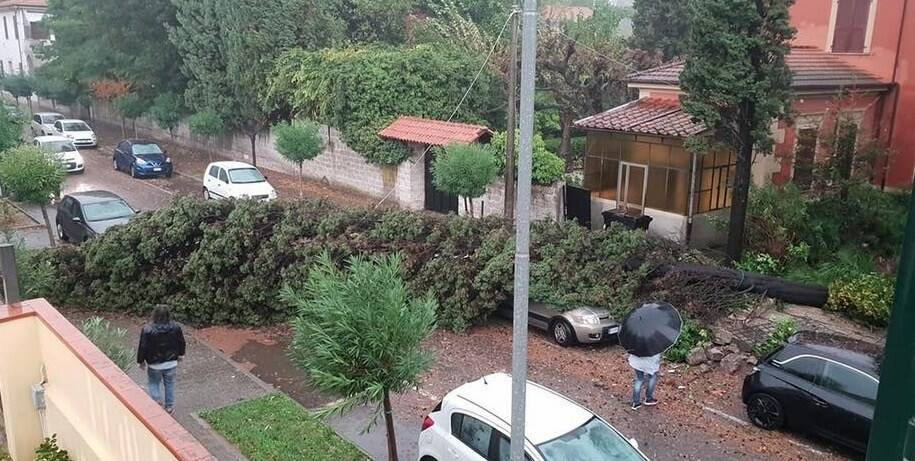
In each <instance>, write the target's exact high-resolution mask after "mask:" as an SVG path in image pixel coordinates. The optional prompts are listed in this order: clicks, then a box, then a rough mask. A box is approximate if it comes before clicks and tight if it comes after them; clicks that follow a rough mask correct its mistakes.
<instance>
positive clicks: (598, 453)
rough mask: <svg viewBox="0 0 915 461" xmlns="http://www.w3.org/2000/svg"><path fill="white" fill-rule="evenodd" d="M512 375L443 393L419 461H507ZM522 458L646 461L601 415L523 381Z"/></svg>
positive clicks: (426, 427) (426, 426)
mask: <svg viewBox="0 0 915 461" xmlns="http://www.w3.org/2000/svg"><path fill="white" fill-rule="evenodd" d="M511 387H512V379H511V376H509V375H507V374H505V373H495V374H491V375H489V376H486V377H483V378H481V379H479V380H477V381H473V382H470V383H467V384H464V385H462V386H460V387H458V388H457V389H455V390H453V391H451V392H449V393H448V395H446V396H445V398H444V399H443V400H442V401H441V402H440V403H439V404H438V405H437V406H436V407H435V408H434V409H433V410H432V412H431V413H429V415H428V416H426V418H425V420H424V421H423V425H422V432H420V435H419V461H487V460H500V461H501V460H506V461H507V460H508V459H509V447H510V446H511V444H510V442H509V440H510V436H511V426H510V422H511V395H512V391H511ZM526 398H527V412H526V415H527V418H526V421H525V424H526V427H525V431H524V432H525V438H526V440H525V441H524V453H525V457H526V458H527V459H528V460H530V461H565V460H582V461H585V460H601V461H647V459H648V458H646V457H645V455H644V454H643V453H642V452H641V451H639V448H638V443H636V442H635V440H632V439H628V440H627V439H626V437H624V436H623V435H622V434H621V433H620V432H619V431H617V430H616V429H615V428H613V426H611V425H609V424H607V422H606V421H604V420H603V419H601V417H600V416H597V415H595V414H594V413H592V412H591V411H589V410H588V409H586V408H584V407H582V406H581V405H579V404H577V403H575V402H574V401H572V400H570V399H568V398H566V397H564V396H562V395H560V394H558V393H556V392H554V391H552V390H550V389H547V388H546V387H544V386H541V385H539V384H536V383H532V382H530V381H528V383H527V396H526Z"/></svg>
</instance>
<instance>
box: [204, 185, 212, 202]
mask: <svg viewBox="0 0 915 461" xmlns="http://www.w3.org/2000/svg"><path fill="white" fill-rule="evenodd" d="M203 199H204V200H211V199H212V197H210V191H208V190H207V188H206V187H204V188H203Z"/></svg>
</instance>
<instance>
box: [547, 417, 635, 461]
mask: <svg viewBox="0 0 915 461" xmlns="http://www.w3.org/2000/svg"><path fill="white" fill-rule="evenodd" d="M537 448H539V449H540V452H541V453H543V458H544V459H545V460H546V461H578V460H582V459H601V460H625V461H628V460H632V461H645V458H644V457H643V456H642V455H640V454H639V452H638V451H637V450H636V449H635V448H633V447H632V445H631V444H630V443H629V442H628V441H627V440H625V439H624V438H623V437H621V436H620V435H619V433H617V432H616V431H614V430H613V429H612V428H611V427H610V426H608V425H607V424H606V423H604V422H603V421H601V420H600V419H598V418H591V420H590V421H588V422H587V423H585V424H584V425H583V426H581V427H579V428H578V429H575V430H574V431H572V432H569V433H568V434H566V435H563V436H562V437H559V438H557V439H553V440H551V441H549V442H546V443H544V444H541V445H538V446H537Z"/></svg>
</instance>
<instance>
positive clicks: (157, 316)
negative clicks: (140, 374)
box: [137, 304, 185, 413]
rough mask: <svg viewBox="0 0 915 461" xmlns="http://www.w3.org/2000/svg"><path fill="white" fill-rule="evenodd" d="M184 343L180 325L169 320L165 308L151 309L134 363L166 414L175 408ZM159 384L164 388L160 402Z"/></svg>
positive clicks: (141, 333) (148, 389) (151, 395)
mask: <svg viewBox="0 0 915 461" xmlns="http://www.w3.org/2000/svg"><path fill="white" fill-rule="evenodd" d="M184 352H185V343H184V333H183V332H182V331H181V326H180V325H178V324H177V323H175V322H174V321H172V318H171V313H169V309H168V306H164V305H161V304H160V305H158V306H156V307H155V308H154V309H153V315H152V323H150V324H148V325H145V326H144V327H143V331H141V332H140V345H139V346H138V347H137V363H138V364H140V369H145V370H146V376H147V379H148V381H147V386H146V388H147V391H148V392H149V396H150V397H152V398H153V400H155V401H156V402H157V403H159V405H163V406H164V407H165V411H167V412H168V413H172V412H173V411H174V409H175V375H176V374H177V371H178V361H179V360H181V359H182V358H184ZM160 384H164V386H165V401H164V403H163V400H162V394H161V392H160V389H159V387H160Z"/></svg>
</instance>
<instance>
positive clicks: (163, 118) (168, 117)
mask: <svg viewBox="0 0 915 461" xmlns="http://www.w3.org/2000/svg"><path fill="white" fill-rule="evenodd" d="M184 113H185V108H184V104H183V102H182V100H181V97H180V96H178V95H177V94H175V93H162V94H160V95H158V96H156V98H155V99H153V103H152V106H150V107H149V115H150V117H152V119H153V120H155V121H156V124H157V125H159V128H162V129H165V130H168V134H169V135H171V137H172V138H174V137H175V128H177V127H178V124H179V123H181V116H182V115H184Z"/></svg>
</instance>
